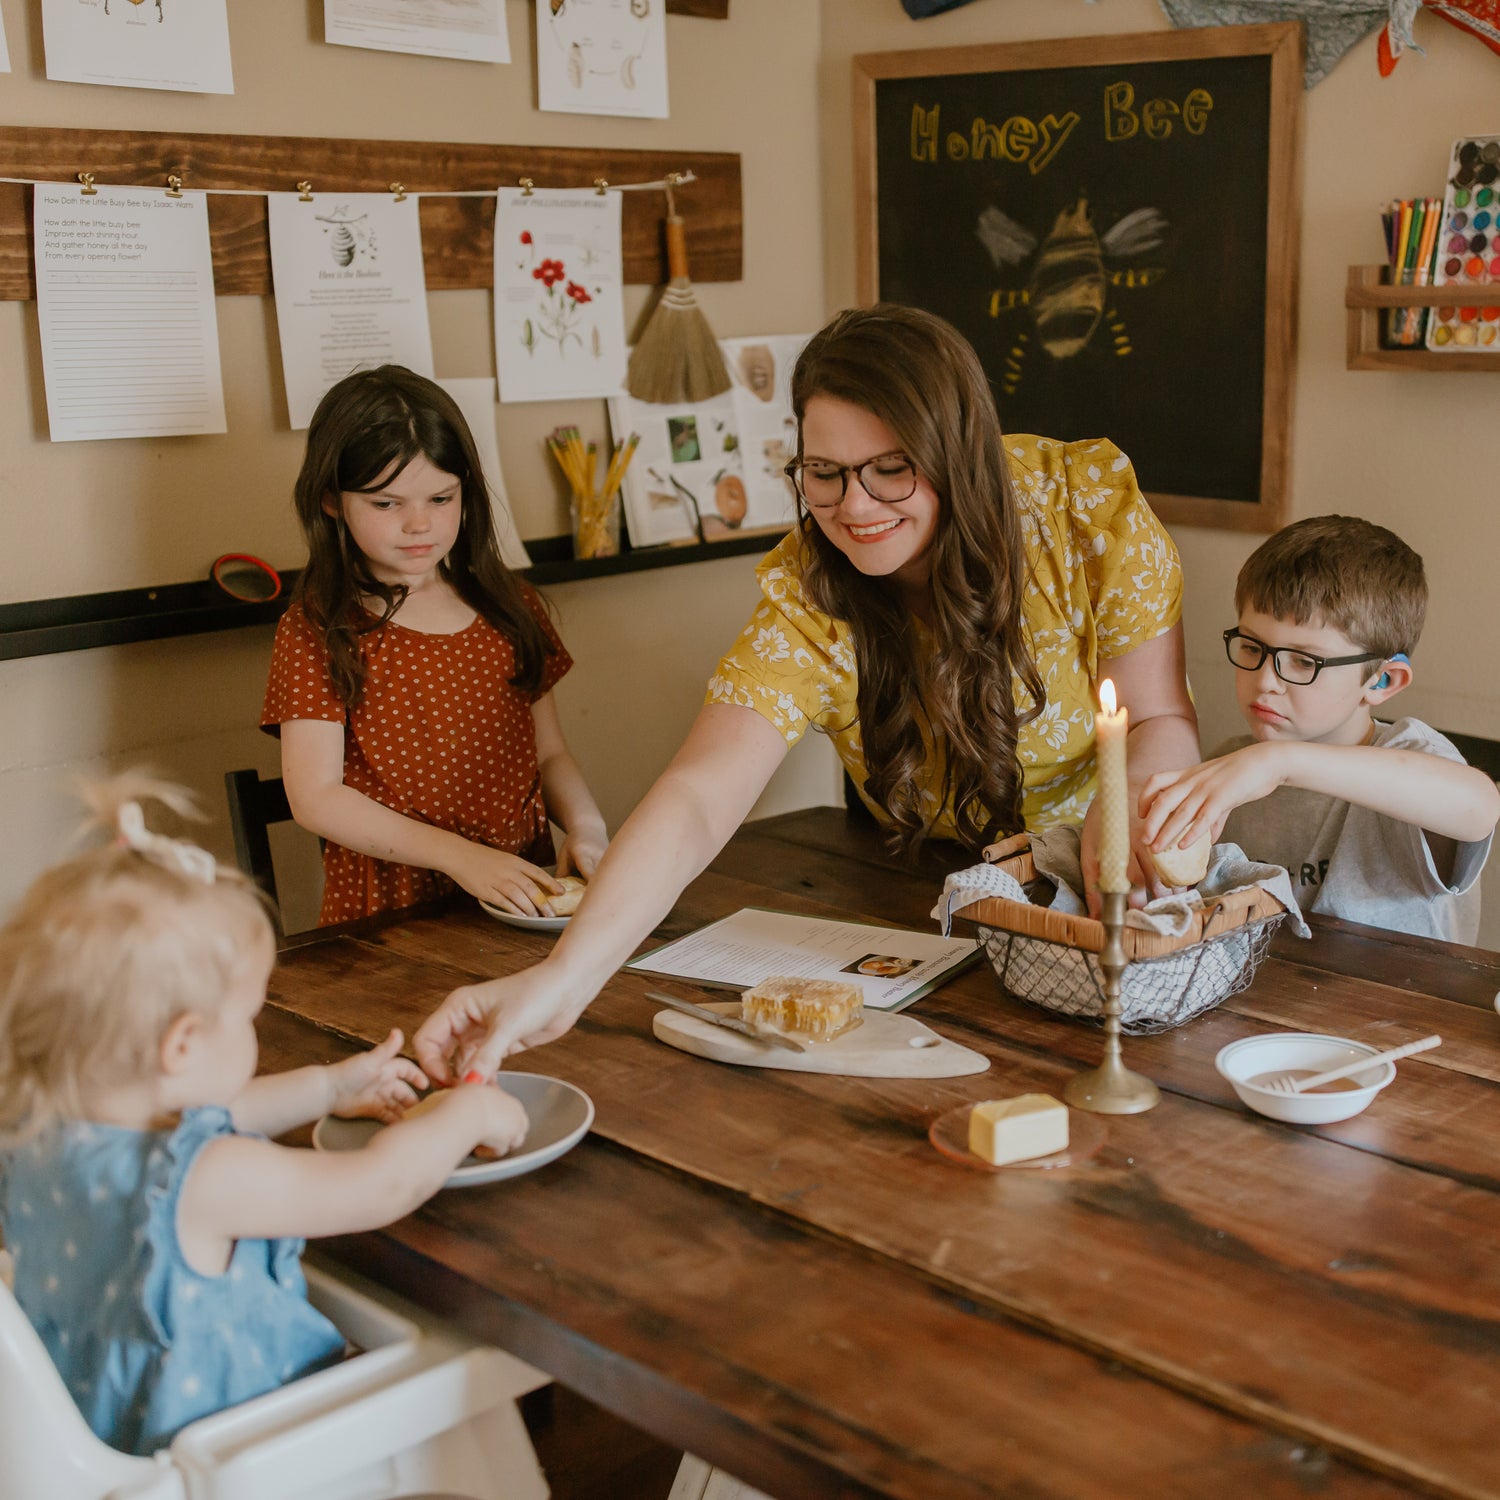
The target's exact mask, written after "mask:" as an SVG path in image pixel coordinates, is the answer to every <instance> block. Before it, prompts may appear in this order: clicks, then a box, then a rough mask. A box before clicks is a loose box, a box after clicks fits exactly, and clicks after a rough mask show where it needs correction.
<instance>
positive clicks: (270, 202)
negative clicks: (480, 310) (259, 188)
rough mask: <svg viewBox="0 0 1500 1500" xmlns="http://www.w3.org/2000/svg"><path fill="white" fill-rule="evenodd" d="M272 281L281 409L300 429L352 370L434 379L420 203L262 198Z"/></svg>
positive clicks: (360, 196)
mask: <svg viewBox="0 0 1500 1500" xmlns="http://www.w3.org/2000/svg"><path fill="white" fill-rule="evenodd" d="M266 206H267V209H268V212H269V219H270V229H271V279H272V281H273V283H274V284H275V289H276V327H277V331H278V332H279V333H280V335H281V364H282V370H283V373H284V375H285V378H286V400H287V409H288V412H289V414H290V417H291V423H292V426H293V427H306V426H307V424H308V423H309V422H310V421H311V420H312V414H313V412H314V410H315V409H316V407H317V404H318V402H319V401H320V400H321V399H322V396H323V393H324V392H325V391H326V390H327V389H328V388H329V387H330V386H331V385H334V384H336V383H337V382H338V381H340V380H342V379H343V378H344V376H345V375H347V374H349V373H350V371H352V370H358V369H362V368H367V367H369V366H372V365H385V364H396V365H405V366H406V367H407V368H408V369H411V370H415V371H416V372H417V373H418V374H419V375H426V376H429V377H430V376H431V375H432V373H433V367H432V332H431V329H430V328H429V326H428V322H427V279H426V273H425V271H424V270H423V266H422V230H421V226H420V224H419V223H418V220H417V200H416V199H415V198H405V199H402V200H401V201H399V202H398V201H397V199H395V198H394V197H392V196H391V194H389V193H316V194H314V195H313V196H312V197H311V198H309V199H305V200H304V199H303V198H302V197H300V196H299V195H298V194H297V193H267V194H266Z"/></svg>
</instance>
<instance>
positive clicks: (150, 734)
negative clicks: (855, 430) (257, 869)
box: [0, 0, 839, 907]
mask: <svg viewBox="0 0 1500 1500" xmlns="http://www.w3.org/2000/svg"><path fill="white" fill-rule="evenodd" d="M3 8H4V16H5V29H6V34H7V37H8V39H9V42H10V51H11V59H12V67H13V70H14V71H13V72H12V73H11V74H9V75H0V119H3V120H4V121H5V122H7V123H11V124H26V125H59V126H63V125H66V126H85V127H93V128H105V129H107V128H109V127H111V126H122V127H123V126H127V125H128V126H130V127H133V128H139V129H148V130H190V131H226V132H235V133H243V134H247V135H254V134H257V133H264V134H278V135H314V136H316V135H328V136H350V137H370V138H398V139H413V140H454V141H469V140H472V141H495V142H536V143H538V144H555V145H588V144H590V143H605V142H608V143H610V144H613V145H619V146H625V147H650V148H653V149H661V148H671V147H673V146H680V147H682V148H683V149H684V150H709V151H735V152H739V153H740V154H741V157H742V160H743V174H744V202H745V255H744V267H745V269H744V279H743V280H742V281H740V282H738V283H732V284H707V285H702V286H700V287H699V289H698V291H699V301H700V303H701V305H702V306H703V308H704V310H705V312H706V314H707V315H708V318H709V321H710V322H711V324H712V325H713V327H714V328H715V330H716V331H718V332H719V333H720V334H722V335H725V336H729V335H735V334H750V333H793V332H798V331H801V330H809V329H811V328H813V327H816V326H817V324H818V323H819V322H820V321H821V319H822V312H823V288H822V271H821V266H822V247H821V238H820V230H819V222H820V218H819V201H820V199H819V189H818V166H817V159H816V153H815V150H814V148H813V145H812V143H813V142H814V141H815V139H816V135H817V129H818V115H817V87H816V69H817V54H818V28H819V19H818V13H817V8H816V6H815V5H813V4H810V3H807V0H736V4H735V6H734V7H733V11H734V13H733V16H732V19H730V20H729V21H709V20H701V19H695V18H691V17H677V16H673V17H669V18H668V21H667V41H668V49H669V69H670V79H671V84H670V87H671V100H672V117H671V119H670V120H664V121H625V120H612V119H605V118H600V117H586V116H571V115H559V114H549V115H544V114H542V113H541V112H539V111H538V110H536V109H535V108H534V107H533V99H534V91H535V85H534V82H533V69H532V66H531V64H530V62H529V59H530V57H531V56H532V53H533V48H534V43H533V32H532V27H533V23H532V20H531V14H532V9H533V7H532V6H531V4H530V3H529V0H508V3H507V5H506V11H507V17H508V21H509V25H510V45H511V53H512V56H513V58H514V59H515V61H514V62H512V63H511V64H510V65H509V66H508V67H491V66H486V65H483V64H476V63H460V62H449V61H443V60H439V59H424V58H419V57H409V56H398V55H393V54H384V53H378V52H369V51H361V50H356V49H352V48H345V47H327V46H324V45H323V43H322V41H321V36H322V23H321V15H322V6H321V4H319V3H316V0H306V3H302V4H291V3H287V0H277V3H274V4H264V3H260V4H255V3H251V0H230V6H229V9H230V26H231V40H232V46H233V55H234V76H235V87H236V90H237V92H236V93H235V94H234V95H232V96H228V97H216V96H201V97H200V96H196V95H186V94H171V93H162V92H155V91H148V90H135V89H114V88H97V87H88V86H85V85H79V84H65V83H49V82H47V81H46V78H45V73H44V67H43V59H42V50H41V37H40V24H39V21H38V13H39V9H40V8H39V7H38V6H36V5H34V4H30V3H22V0H3ZM772 101H774V104H773V102H772ZM79 165H80V166H87V165H88V164H87V163H80V164H79ZM6 170H7V169H6V167H5V166H4V165H3V164H0V175H4V174H5V172H6ZM189 186H191V183H189ZM288 186H290V184H288ZM684 211H685V213H686V215H687V216H688V220H689V226H690V230H691V214H692V200H691V194H690V193H689V194H688V195H687V197H686V198H685V199H684ZM646 296H647V291H646V289H645V288H632V289H630V295H629V301H628V303H627V316H628V317H629V318H630V319H631V320H632V321H633V319H634V318H635V316H636V314H637V313H638V312H639V310H640V309H641V308H642V307H643V306H644V304H645V300H646ZM429 303H430V307H431V316H432V327H433V342H434V351H435V356H436V361H437V369H438V373H439V374H440V375H444V376H469V375H490V374H492V373H493V371H494V356H493V350H492V341H491V335H490V321H489V320H490V298H489V294H488V293H487V292H479V291H473V292H436V293H433V294H432V295H431V296H430V298H429ZM218 309H219V332H220V339H221V343H222V350H223V369H224V379H225V397H226V403H227V409H228V424H229V432H228V434H227V435H225V436H222V437H208V438H174V439H170V440H167V441H164V442H147V441H118V442H90V443H71V444H52V443H50V442H49V441H48V439H47V427H46V400H45V392H44V390H43V386H42V379H41V370H40V360H39V354H38V344H37V325H36V307H35V304H34V303H17V302H6V303H0V369H3V370H4V371H5V376H4V381H5V388H6V391H7V393H8V395H9V398H10V399H8V400H6V401H4V402H0V454H3V455H4V459H3V462H0V514H3V515H4V516H5V518H6V521H7V525H6V527H5V546H4V547H3V548H0V601H13V600H22V599H34V598H45V597H49V596H53V595H59V594H68V593H80V592H89V591H93V590H100V589H110V588H128V587H137V586H140V585H143V584H149V583H165V582H170V581H177V580H183V579H190V578H196V577H201V576H203V575H204V574H205V573H206V571H207V568H208V564H209V562H210V561H211V560H212V559H213V558H214V557H215V556H217V555H218V554H219V553H221V552H226V551H230V550H248V551H252V552H256V553H258V554H259V555H261V556H263V557H267V558H270V559H272V560H273V561H275V562H277V563H281V564H285V565H294V564H296V563H298V562H299V561H300V559H301V555H302V554H301V549H300V544H299V542H298V540H297V535H296V529H295V526H294V524H293V522H292V517H291V510H290V490H291V481H292V478H293V476H294V475H295V473H296V469H297V465H298V462H299V460H300V457H301V444H302V435H301V434H300V433H294V432H291V431H289V430H288V429H287V426H286V417H285V412H284V400H283V394H282V388H281V377H280V359H279V354H278V352H277V347H276V328H275V318H274V314H273V311H272V308H271V304H270V300H269V299H268V298H267V299H261V298H253V297H221V298H220V299H219V304H218ZM565 420H566V421H575V422H577V423H579V424H580V425H581V426H582V427H583V429H584V431H585V434H586V435H589V434H593V435H596V436H598V437H600V438H602V437H603V436H604V435H605V413H604V404H603V402H602V401H591V402H576V403H557V404H544V405H521V406H514V405H513V406H509V407H505V408H502V409H501V415H500V424H499V426H500V432H499V436H500V449H501V456H502V461H503V465H504V469H505V477H506V481H507V484H508V487H509V490H510V494H511V497H512V502H513V504H514V507H515V510H516V512H517V516H518V520H519V522H520V525H521V530H522V532H523V534H525V535H530V536H544V535H551V534H556V533H558V532H561V531H563V530H565V529H566V525H567V516H566V509H565V506H564V503H563V490H562V487H561V483H560V481H559V479H558V476H557V475H556V473H555V472H554V471H553V469H552V468H551V467H550V460H547V459H546V457H545V453H544V450H543V447H542V441H541V440H542V437H543V436H544V435H545V433H547V432H548V431H549V430H550V429H551V428H552V427H553V426H555V425H556V424H557V423H559V422H561V421H565ZM754 589H755V585H754V559H753V558H750V557H745V558H734V559H725V560H722V561H719V562H713V563H705V564H698V565H694V566H690V567H684V568H673V569H670V570H664V571H661V572H655V573H645V574H640V575H634V576H630V577H625V578H615V579H599V580H595V581H592V582H588V583H577V584H569V585H566V586H562V587H559V588H556V589H553V590H551V591H550V592H551V595H552V598H553V600H554V602H555V603H556V605H557V607H558V610H559V614H560V624H561V628H562V632H563V636H564V639H565V640H566V641H567V643H568V645H569V647H570V649H571V650H572V651H573V653H574V655H575V657H576V658H577V660H578V666H577V668H576V669H575V671H574V672H573V673H572V674H571V675H570V676H569V677H568V678H567V679H566V681H565V682H564V683H563V684H562V685H561V686H560V687H559V689H558V700H559V704H560V707H561V710H562V715H563V720H564V725H565V728H566V730H567V732H568V735H569V738H570V741H571V743H572V745H573V747H574V749H575V751H576V753H577V754H578V757H579V759H580V761H581V762H582V764H583V767H584V770H585V772H586V774H587V775H588V777H589V780H590V782H591V783H592V784H593V786H594V787H595V789H596V791H597V793H598V795H599V798H600V801H601V804H602V805H603V807H604V810H605V813H606V816H607V817H608V818H609V820H610V822H611V824H612V826H613V825H617V824H618V822H619V821H620V820H621V818H623V816H624V815H625V814H626V813H627V812H628V811H629V809H630V807H631V806H632V805H633V804H634V802H635V801H636V800H637V798H638V797H639V796H640V794H641V793H642V792H643V791H644V790H645V788H646V787H647V786H648V785H649V784H650V781H651V779H652V777H653V776H654V775H655V773H656V772H657V771H658V770H659V769H660V768H661V766H662V765H663V764H665V762H666V760H667V758H668V756H669V755H670V754H671V751H672V750H673V749H674V748H675V747H676V745H677V744H678V743H679V742H680V740H681V737H682V735H683V733H684V732H685V731H686V728H687V725H688V723H689V722H690V721H691V718H692V716H693V714H694V712H695V711H696V708H697V705H698V703H699V701H700V700H701V696H702V692H703V685H704V683H705V681H706V680H707V677H708V675H709V673H710V671H711V670H712V666H713V663H714V661H715V660H716V659H717V654H718V652H719V651H720V650H721V649H722V648H723V647H725V646H727V644H728V643H729V641H730V640H731V639H732V637H733V635H734V633H735V632H736V630H737V629H738V628H739V626H740V625H741V624H742V623H743V621H744V619H745V617H746V616H747V615H748V613H749V610H750V608H751V605H752V603H753V599H754ZM270 640H271V633H270V631H269V630H268V629H251V630H242V631H233V632H226V633H221V634H217V635H208V636H199V637H192V638H188V639H184V640H177V641H159V642H151V643H147V644H142V645H137V646H128V647H119V648H112V649H107V650H98V651H86V652H75V653H69V654H64V655H58V656H45V657H37V658H33V659H29V660H25V661H19V662H0V829H4V831H5V846H6V852H7V858H6V859H5V861H4V862H3V865H0V907H3V906H5V905H8V904H9V902H10V901H11V900H12V899H13V898H14V897H15V895H16V894H17V893H18V892H19V891H20V889H21V888H23V887H24V885H25V884H26V883H27V881H28V880H29V879H30V878H31V876H32V875H34V874H35V872H36V871H37V870H38V869H39V868H40V867H41V866H42V865H43V864H44V863H46V862H47V861H48V860H50V859H52V858H54V857H55V856H56V854H57V852H58V850H59V849H60V848H61V847H62V844H63V841H64V839H65V838H66V836H67V834H68V832H69V831H70V830H71V827H72V823H73V820H74V812H73V809H72V808H71V806H70V804H69V800H68V797H67V793H66V785H67V782H68V779H69V777H70V775H71V774H72V773H76V772H79V771H90V772H92V771H97V770H98V769H99V768H101V767H107V766H112V765H120V764H129V763H133V762H138V761H142V760H144V761H149V762H151V763H152V764H154V765H156V766H157V767H159V768H161V769H163V770H165V771H167V772H169V773H170V774H172V775H174V776H177V777H180V778H183V779H185V780H187V781H188V782H190V783H191V784H192V785H194V786H196V787H198V788H199V789H200V791H201V793H202V795H203V797H204V800H205V802H206V804H207V805H208V806H209V807H211V808H212V809H213V810H214V812H215V813H216V815H219V816H218V821H217V822H216V824H215V826H214V827H213V828H212V829H211V830H209V832H208V833H207V835H206V838H207V839H208V841H209V842H212V843H215V844H216V846H217V847H218V848H219V850H220V851H221V852H225V851H227V832H226V830H225V828H224V826H223V819H222V816H221V805H222V801H223V793H222V773H223V771H224V770H226V769H229V768H231V767H234V766H240V765H251V764H253V765H256V766H258V767H260V768H261V769H262V770H263V771H267V772H271V771H274V770H275V769H276V767H277V757H276V749H275V746H274V744H273V743H272V742H271V741H270V740H268V739H267V738H266V737H265V736H263V735H261V734H259V733H258V732H257V731H256V730H255V729H254V727H253V726H254V724H255V721H256V717H257V715H258V713H259V708H260V697H261V692H262V690H263V687H264V682H265V667H266V662H267V659H268V653H269V649H270ZM834 765H835V763H834V761H833V759H832V755H831V752H830V750H829V748H828V746H827V744H826V742H824V741H822V740H817V741H815V742H813V743H810V744H809V745H807V746H806V747H804V748H802V749H799V751H798V752H797V753H796V754H795V755H794V756H792V757H791V758H790V759H789V761H788V762H787V765H786V766H785V767H784V768H783V771H782V773H781V775H780V776H779V777H778V778H777V781H776V782H775V783H773V785H772V787H771V789H770V790H769V791H768V793H767V795H766V798H765V799H764V800H763V802H762V804H761V811H763V812H765V811H775V810H780V809H781V808H784V807H789V806H807V805H814V804H818V803H825V802H830V801H836V800H837V798H838V785H839V783H838V778H837V775H836V774H835V770H834Z"/></svg>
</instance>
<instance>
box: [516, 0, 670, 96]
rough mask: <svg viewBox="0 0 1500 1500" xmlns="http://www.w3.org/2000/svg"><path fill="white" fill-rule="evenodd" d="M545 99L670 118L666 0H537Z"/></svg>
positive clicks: (539, 86) (538, 52) (539, 60)
mask: <svg viewBox="0 0 1500 1500" xmlns="http://www.w3.org/2000/svg"><path fill="white" fill-rule="evenodd" d="M536 77H537V102H538V103H539V105H540V106H541V108H542V109H551V110H560V111H562V112H564V113H566V114H574V115H633V116H637V117H645V118H649V119H656V120H665V119H666V118H667V27H666V14H665V8H664V0H536Z"/></svg>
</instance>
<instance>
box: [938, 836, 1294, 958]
mask: <svg viewBox="0 0 1500 1500" xmlns="http://www.w3.org/2000/svg"><path fill="white" fill-rule="evenodd" d="M1078 849H1079V840H1078V830H1077V828H1074V827H1071V826H1069V827H1063V828H1048V829H1046V830H1044V831H1043V832H1040V833H1034V834H1032V835H1031V859H1032V863H1033V864H1035V866H1036V872H1037V874H1038V875H1039V876H1043V877H1045V878H1046V879H1048V880H1050V881H1051V882H1052V883H1053V884H1054V885H1055V886H1056V887H1057V893H1056V894H1055V895H1054V896H1053V898H1052V900H1051V902H1050V903H1049V905H1050V906H1051V908H1052V910H1053V911H1057V912H1064V913H1066V914H1068V915H1069V916H1083V915H1085V914H1086V913H1087V911H1088V907H1087V906H1086V905H1085V903H1084V900H1083V897H1082V896H1081V895H1080V894H1079V892H1080V891H1081V890H1082V889H1083V868H1082V864H1081V862H1080V859H1079V852H1078ZM1250 886H1260V887H1261V889H1262V890H1264V891H1266V892H1267V893H1268V894H1269V895H1271V896H1274V897H1275V898H1276V900H1277V901H1278V902H1280V904H1281V905H1282V907H1283V908H1284V909H1285V911H1286V913H1287V916H1288V917H1289V919H1290V921H1291V926H1292V931H1293V932H1295V933H1296V934H1297V936H1298V937H1304V938H1305V937H1310V936H1311V935H1312V934H1311V932H1310V931H1309V929H1308V925H1307V923H1306V922H1305V921H1303V919H1302V912H1301V909H1300V908H1299V907H1298V905H1297V898H1296V896H1295V895H1294V894H1293V893H1292V881H1291V877H1290V876H1289V875H1288V874H1287V872H1286V871H1285V870H1283V869H1282V868H1281V866H1280V865H1266V864H1258V863H1257V862H1256V861H1255V860H1253V859H1250V858H1248V857H1247V855H1246V854H1245V851H1244V850H1243V849H1241V848H1240V846H1239V845H1238V844H1215V845H1214V846H1213V849H1212V850H1211V851H1210V852H1209V858H1208V871H1207V873H1206V874H1205V875H1204V877H1203V879H1202V881H1201V882H1200V883H1199V884H1198V886H1197V887H1196V888H1195V889H1193V890H1190V891H1183V892H1180V893H1179V894H1177V895H1175V896H1162V897H1160V898H1159V899H1158V900H1155V901H1151V902H1148V903H1147V904H1146V905H1145V906H1143V907H1139V908H1137V907H1132V908H1131V909H1130V910H1129V911H1128V912H1127V913H1126V914H1125V925H1126V926H1127V927H1135V928H1139V929H1140V930H1141V931H1142V932H1154V933H1157V934H1159V935H1160V936H1162V937H1181V936H1182V934H1183V933H1185V932H1186V931H1187V930H1188V925H1189V923H1190V922H1191V921H1192V917H1193V914H1194V913H1195V912H1196V911H1199V910H1201V908H1202V906H1203V903H1204V902H1205V901H1207V900H1214V899H1217V898H1219V897H1222V896H1228V895H1231V894H1233V893H1234V892H1235V891H1242V890H1246V889H1248V888H1249V887H1250ZM986 896H997V897H999V898H1000V899H1002V900H1005V901H1020V902H1022V903H1023V904H1024V903H1025V902H1026V901H1027V899H1028V898H1027V895H1026V892H1025V890H1023V889H1022V886H1021V882H1020V881H1019V880H1017V879H1016V878H1015V876H1014V875H1010V874H1007V873H1006V871H1004V870H1002V869H1000V868H999V866H997V865H985V864H980V865H971V866H970V867H969V868H968V869H967V870H955V871H954V872H953V874H951V875H950V876H948V878H947V879H946V880H945V881H944V882H943V894H942V896H941V898H940V899H939V901H938V904H937V905H936V906H935V907H933V909H932V916H933V918H934V919H935V920H936V921H937V922H938V923H940V924H941V926H942V929H943V936H944V937H947V936H948V935H949V933H950V932H951V931H952V927H953V917H954V914H955V913H956V912H961V911H962V910H963V908H964V907H966V906H969V905H972V903H974V902H975V901H982V900H983V899H984V898H985V897H986Z"/></svg>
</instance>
